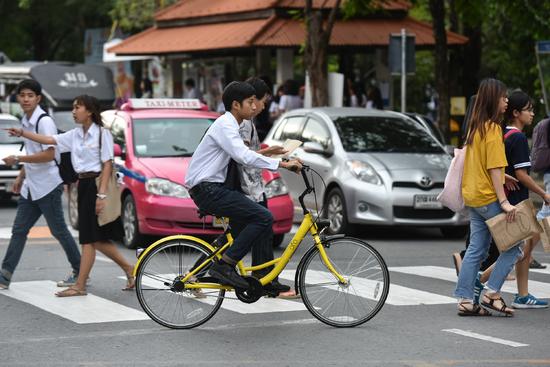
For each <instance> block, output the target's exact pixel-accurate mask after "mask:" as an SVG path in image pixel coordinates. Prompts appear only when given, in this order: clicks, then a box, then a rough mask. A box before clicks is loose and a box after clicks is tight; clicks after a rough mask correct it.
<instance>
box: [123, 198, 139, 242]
mask: <svg viewBox="0 0 550 367" xmlns="http://www.w3.org/2000/svg"><path fill="white" fill-rule="evenodd" d="M122 227H123V228H124V239H123V240H122V243H123V244H124V246H126V247H127V248H129V249H135V248H136V247H137V246H138V245H139V243H140V242H142V239H143V236H142V235H141V234H140V233H139V225H138V218H137V212H136V203H135V201H134V198H133V197H132V195H127V196H126V197H125V198H124V201H123V202H122Z"/></svg>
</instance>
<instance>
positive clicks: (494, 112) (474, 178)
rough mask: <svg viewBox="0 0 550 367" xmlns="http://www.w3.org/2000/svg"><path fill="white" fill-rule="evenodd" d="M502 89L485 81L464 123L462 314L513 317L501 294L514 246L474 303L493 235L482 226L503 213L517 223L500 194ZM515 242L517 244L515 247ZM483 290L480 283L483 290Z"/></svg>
mask: <svg viewBox="0 0 550 367" xmlns="http://www.w3.org/2000/svg"><path fill="white" fill-rule="evenodd" d="M507 105H508V98H507V97H506V86H505V85H504V84H503V83H502V82H500V81H498V80H496V79H485V80H483V81H482V82H481V84H480V86H479V90H478V92H477V97H476V101H475V104H474V108H473V112H472V116H471V118H470V121H469V122H468V134H467V138H466V143H465V144H466V147H467V149H466V158H465V161H464V173H463V177H462V196H463V197H464V204H465V205H466V207H468V209H469V214H470V244H469V246H468V250H467V251H466V254H465V255H464V260H463V262H462V268H461V269H460V274H459V276H458V281H457V285H456V289H455V293H454V295H455V296H456V297H457V298H458V299H459V303H458V314H459V315H460V316H489V315H490V312H489V311H488V310H491V311H495V312H497V313H500V314H503V315H506V316H512V315H513V310H512V309H511V308H509V307H507V306H506V304H505V303H504V300H503V299H502V297H501V295H500V289H501V287H502V285H503V284H504V280H505V279H506V276H507V275H508V273H510V271H511V270H512V267H513V266H514V264H515V263H516V261H517V260H518V258H519V257H521V248H520V246H518V245H516V246H514V247H512V248H511V249H509V250H508V251H506V252H502V253H501V254H500V256H499V257H498V259H497V261H496V263H495V268H494V270H493V272H492V274H491V276H490V278H489V280H488V281H487V283H486V288H487V289H486V291H485V294H484V295H483V297H482V298H481V305H482V306H483V307H484V308H481V307H480V305H478V304H476V303H474V291H476V292H481V291H482V289H477V290H474V288H475V285H476V276H477V272H478V271H479V267H480V264H481V262H482V261H483V260H484V259H485V258H486V257H487V255H488V251H489V244H490V242H491V233H490V232H489V228H488V227H487V225H486V224H485V221H486V220H487V219H489V218H492V217H494V216H496V215H497V214H500V213H502V212H503V211H504V212H505V213H506V215H507V220H508V221H513V220H514V219H515V213H516V208H515V207H514V206H513V205H511V204H510V203H509V202H508V200H507V199H506V195H505V193H504V186H503V185H504V168H505V167H506V166H507V165H508V163H507V161H506V153H505V150H504V141H503V135H502V127H501V125H500V123H499V121H501V120H502V116H503V114H504V112H505V111H506V107H507ZM518 244H519V243H518ZM477 284H478V286H479V284H480V283H477ZM482 287H483V286H482V285H481V288H482Z"/></svg>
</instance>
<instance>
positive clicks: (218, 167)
mask: <svg viewBox="0 0 550 367" xmlns="http://www.w3.org/2000/svg"><path fill="white" fill-rule="evenodd" d="M231 158H233V160H235V161H236V162H237V163H239V164H241V165H243V166H246V167H255V168H266V169H269V170H272V171H275V170H277V168H278V167H279V160H278V159H274V158H269V157H265V156H263V155H261V154H258V153H256V152H254V151H252V150H250V149H249V148H248V147H247V146H246V145H245V144H244V142H243V139H242V138H241V136H240V134H239V123H238V122H237V120H236V119H235V117H234V116H233V115H232V114H231V112H226V113H225V114H223V115H221V116H220V117H218V118H217V119H216V121H214V123H213V124H212V125H211V126H210V128H209V129H208V131H207V132H206V134H205V135H204V137H203V138H202V140H201V142H200V144H199V146H198V147H197V149H196V150H195V153H193V157H192V158H191V162H190V163H189V167H188V169H187V175H186V176H185V187H187V188H188V189H190V188H192V187H193V186H195V185H197V184H199V183H201V182H217V183H223V182H225V178H226V176H227V166H228V165H229V160H230V159H231Z"/></svg>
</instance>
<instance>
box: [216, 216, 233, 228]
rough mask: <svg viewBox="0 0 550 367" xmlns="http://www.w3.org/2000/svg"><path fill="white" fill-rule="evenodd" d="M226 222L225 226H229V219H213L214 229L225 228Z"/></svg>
mask: <svg viewBox="0 0 550 367" xmlns="http://www.w3.org/2000/svg"><path fill="white" fill-rule="evenodd" d="M224 222H225V225H227V224H229V218H218V217H214V219H212V227H216V228H222V227H223V226H224Z"/></svg>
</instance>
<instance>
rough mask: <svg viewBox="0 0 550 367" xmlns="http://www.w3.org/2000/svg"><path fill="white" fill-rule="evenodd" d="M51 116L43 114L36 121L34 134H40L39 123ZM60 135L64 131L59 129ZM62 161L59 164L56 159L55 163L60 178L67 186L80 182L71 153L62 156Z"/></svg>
mask: <svg viewBox="0 0 550 367" xmlns="http://www.w3.org/2000/svg"><path fill="white" fill-rule="evenodd" d="M46 116H49V115H48V114H47V113H43V114H41V115H40V116H38V120H36V126H35V128H34V132H35V133H37V134H38V123H39V122H40V120H41V119H42V118H43V117H46ZM57 132H58V133H63V131H61V130H59V129H57ZM60 156H61V159H60V160H59V163H58V162H57V160H56V159H55V158H54V160H53V161H54V162H55V164H56V166H57V168H58V169H59V176H61V179H62V180H63V183H64V184H66V185H69V184H72V183H73V182H76V181H77V180H78V174H77V173H76V171H75V170H74V167H73V163H72V161H71V152H65V153H61V154H60Z"/></svg>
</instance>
